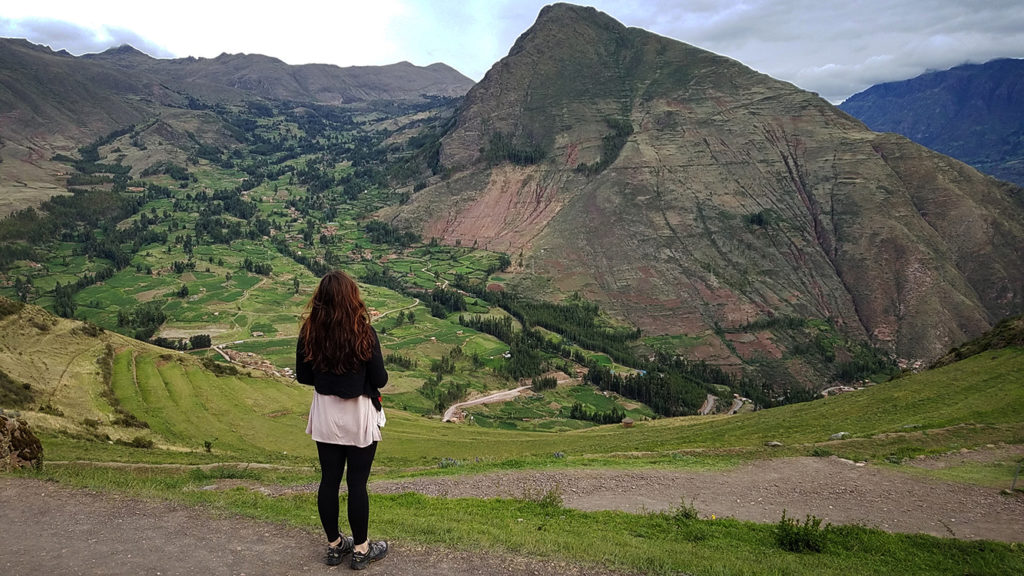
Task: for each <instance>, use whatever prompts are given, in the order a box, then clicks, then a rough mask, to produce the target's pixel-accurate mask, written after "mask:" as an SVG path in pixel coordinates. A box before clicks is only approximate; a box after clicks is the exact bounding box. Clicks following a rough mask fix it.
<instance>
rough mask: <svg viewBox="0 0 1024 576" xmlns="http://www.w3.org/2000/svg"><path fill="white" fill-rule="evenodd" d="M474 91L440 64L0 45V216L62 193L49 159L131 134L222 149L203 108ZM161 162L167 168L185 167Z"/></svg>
mask: <svg viewBox="0 0 1024 576" xmlns="http://www.w3.org/2000/svg"><path fill="white" fill-rule="evenodd" d="M472 85H473V82H472V80H470V79H469V78H466V77H465V76H463V75H462V74H460V73H459V72H457V71H456V70H454V69H452V68H450V67H448V66H446V65H444V64H432V65H430V66H426V67H420V66H414V65H412V64H409V63H408V62H400V63H398V64H391V65H388V66H354V67H350V68H340V67H338V66H331V65H325V64H308V65H302V66H290V65H288V64H285V63H284V62H282V61H280V60H277V59H276V58H270V57H267V56H260V55H244V54H235V55H229V54H222V55H221V56H218V57H217V58H212V59H207V58H179V59H174V60H163V59H156V58H152V57H150V56H147V55H146V54H143V53H142V52H140V51H138V50H136V49H134V48H132V47H130V46H121V47H118V48H111V49H110V50H107V51H105V52H102V53H100V54H89V55H85V56H81V57H74V56H71V55H70V54H68V53H67V52H65V51H59V52H54V51H52V50H50V49H49V48H47V47H45V46H38V45H35V44H32V43H30V42H28V41H26V40H18V39H7V38H0V111H2V115H0V215H4V214H7V213H9V212H11V211H12V210H15V209H18V208H22V207H25V206H28V205H33V204H38V202H40V201H42V200H45V199H46V198H48V197H49V196H52V195H54V194H58V193H61V192H64V186H63V177H62V174H63V170H64V167H63V166H62V165H61V164H59V163H56V162H52V161H51V160H50V159H51V158H52V157H53V156H54V154H56V153H72V152H73V151H74V150H75V149H76V148H78V147H79V146H81V145H83V144H86V143H88V142H91V141H93V140H95V139H97V138H99V137H101V136H104V135H106V134H108V133H109V132H111V131H113V130H117V129H122V128H125V127H126V126H128V125H131V124H141V123H144V122H148V121H152V120H154V119H156V118H159V123H158V124H159V125H158V126H156V127H155V128H154V134H156V136H154V138H153V139H152V140H153V141H154V142H156V141H158V140H159V141H166V140H168V139H171V140H184V139H187V138H186V135H187V134H188V133H189V132H191V133H193V134H196V135H198V136H200V137H201V138H203V140H204V141H207V142H210V143H213V144H218V145H221V144H228V143H229V142H230V138H231V136H230V134H229V132H230V130H225V129H223V127H221V126H220V124H221V123H220V122H219V121H216V120H214V119H212V118H211V117H210V115H209V114H207V113H205V112H204V111H203V108H205V107H208V106H210V105H215V104H237V103H241V102H244V101H250V100H253V99H259V98H264V99H273V100H288V101H295V102H297V103H299V104H303V105H308V104H311V103H313V104H325V105H349V104H354V105H359V104H364V103H373V102H377V101H403V102H418V101H424V100H426V99H434V98H449V97H457V96H462V95H463V94H465V93H466V91H467V90H468V89H469V88H470V86H472ZM178 155H179V156H181V157H180V158H177V157H173V158H170V159H171V160H174V161H176V162H181V161H182V160H184V157H185V154H184V153H181V154H178Z"/></svg>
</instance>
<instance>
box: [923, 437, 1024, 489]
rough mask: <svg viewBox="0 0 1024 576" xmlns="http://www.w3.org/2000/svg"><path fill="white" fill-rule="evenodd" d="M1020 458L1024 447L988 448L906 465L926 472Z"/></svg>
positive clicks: (1023, 455) (1014, 460)
mask: <svg viewBox="0 0 1024 576" xmlns="http://www.w3.org/2000/svg"><path fill="white" fill-rule="evenodd" d="M1022 458H1024V446H998V447H996V446H990V447H988V449H986V450H962V451H960V452H957V453H954V454H943V455H940V456H919V457H918V458H916V459H914V460H911V461H909V462H908V464H909V465H911V466H915V467H918V468H926V469H928V470H942V469H944V468H952V467H954V466H962V465H964V464H993V463H996V462H1019V461H1020V460H1021V459H1022ZM1018 485H1019V484H1018Z"/></svg>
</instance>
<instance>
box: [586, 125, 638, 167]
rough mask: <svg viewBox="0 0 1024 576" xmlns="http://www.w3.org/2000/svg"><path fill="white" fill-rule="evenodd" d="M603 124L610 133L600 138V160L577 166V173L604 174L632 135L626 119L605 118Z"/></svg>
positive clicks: (631, 128) (630, 126)
mask: <svg viewBox="0 0 1024 576" xmlns="http://www.w3.org/2000/svg"><path fill="white" fill-rule="evenodd" d="M605 122H606V123H607V124H608V127H609V128H611V129H612V131H611V132H609V133H608V134H605V135H604V136H603V137H602V138H601V159H600V160H598V161H597V162H593V163H590V164H582V163H581V164H579V165H578V166H576V171H577V172H581V173H583V174H586V175H588V176H591V175H594V174H600V173H601V172H604V169H605V168H607V167H609V166H611V165H612V163H614V162H615V161H616V160H617V159H618V158H619V154H620V153H621V152H622V148H623V147H624V146H625V145H626V141H627V140H629V137H630V135H632V134H633V123H632V122H630V121H629V119H627V118H607V119H606V120H605Z"/></svg>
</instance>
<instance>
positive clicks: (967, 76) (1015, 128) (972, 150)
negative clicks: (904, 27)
mask: <svg viewBox="0 0 1024 576" xmlns="http://www.w3.org/2000/svg"><path fill="white" fill-rule="evenodd" d="M839 107H840V108H842V109H843V110H844V111H845V112H848V113H849V114H851V115H853V116H855V117H856V118H858V119H860V120H861V121H863V122H864V123H865V124H867V125H868V128H871V129H872V130H877V131H879V132H895V133H897V134H902V135H904V136H906V137H907V138H910V139H911V140H913V141H914V142H917V143H918V144H921V145H923V146H927V147H929V148H931V149H932V150H937V151H939V152H942V153H943V154H947V155H949V156H952V157H954V158H956V159H958V160H962V161H964V162H966V163H968V164H970V165H971V166H974V167H975V168H977V169H978V170H981V171H982V172H985V173H986V174H991V175H992V176H995V177H996V178H999V179H1001V180H1006V181H1009V182H1014V183H1016V184H1018V185H1021V186H1024V60H1019V59H1002V60H993V61H991V62H988V63H986V64H966V65H963V66H957V67H956V68H951V69H949V70H944V71H941V72H928V73H926V74H922V75H920V76H918V77H916V78H912V79H910V80H903V81H901V82H887V83H885V84H879V85H877V86H872V87H871V88H868V89H867V90H865V91H863V92H860V93H858V94H854V95H853V96H851V97H850V98H848V99H847V100H846V101H845V102H843V103H842V104H840V105H839Z"/></svg>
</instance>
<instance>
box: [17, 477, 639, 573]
mask: <svg viewBox="0 0 1024 576" xmlns="http://www.w3.org/2000/svg"><path fill="white" fill-rule="evenodd" d="M313 520H315V519H311V521H313ZM371 522H372V520H371ZM0 527H2V528H3V532H2V533H3V546H0V574H4V575H8V576H27V575H34V574H39V575H44V574H46V575H49V574H78V575H104V576H122V575H123V576H136V575H138V574H158V575H175V574H204V575H211V576H219V575H222V574H223V575H233V576H234V575H245V576H256V575H268V576H269V575H273V576H280V575H287V574H348V573H350V570H349V568H348V565H347V563H346V564H342V565H341V566H337V567H334V568H329V567H328V566H326V565H324V564H323V563H322V561H321V555H322V554H323V548H322V546H323V544H322V542H321V541H322V540H323V536H322V535H320V534H319V533H317V532H312V531H307V530H302V529H298V528H292V527H287V526H284V525H281V524H274V523H268V522H257V521H255V520H250V519H247V518H241V517H237V516H232V515H224V514H215V513H213V512H210V511H207V510H204V509H200V508H190V507H187V506H183V505H177V504H172V503H166V502H155V501H147V500H137V499H133V498H127V497H123V496H112V495H107V494H99V493H95V492H89V491H85V490H72V489H69V488H65V487H62V486H59V485H57V484H53V483H48V482H42V481H39V480H32V479H24V478H10V477H0ZM371 530H372V527H371ZM367 574H373V575H374V576H468V575H471V574H474V575H476V574H493V575H496V576H512V575H517V574H538V575H539V574H544V575H548V574H566V575H570V576H582V575H591V574H593V575H596V576H616V575H622V574H623V573H616V572H610V571H607V570H603V569H599V568H594V567H580V566H575V565H569V564H564V563H560V562H544V561H541V560H537V559H533V558H525V557H521V556H512V555H507V554H495V553H484V552H474V553H472V554H470V553H466V552H459V551H453V550H449V549H446V548H441V547H437V546H431V547H423V546H413V545H407V544H403V543H401V542H393V543H392V547H391V553H390V554H389V555H388V557H387V558H386V559H384V560H382V561H381V562H378V563H376V564H374V565H372V566H371V567H370V568H369V570H367Z"/></svg>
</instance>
